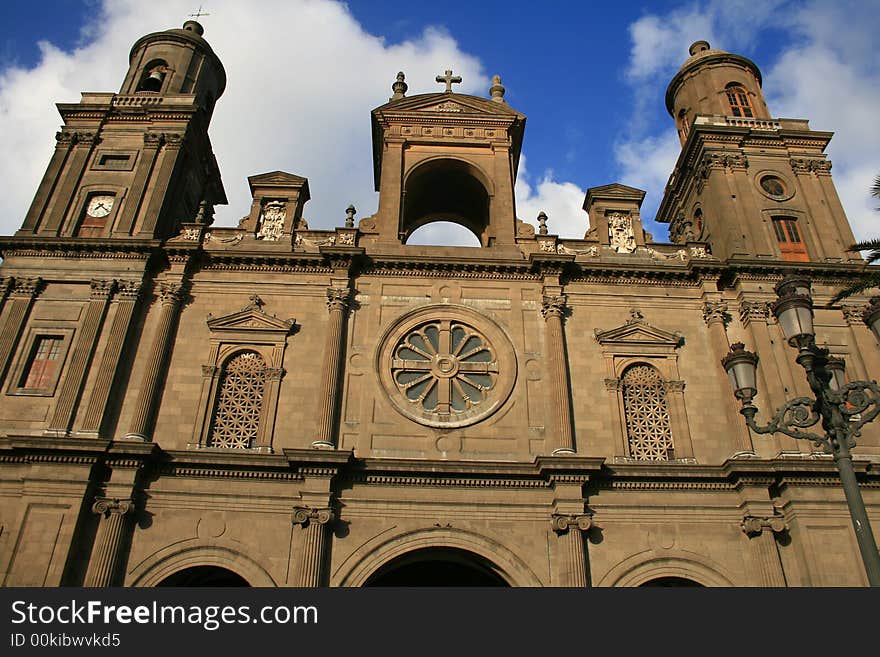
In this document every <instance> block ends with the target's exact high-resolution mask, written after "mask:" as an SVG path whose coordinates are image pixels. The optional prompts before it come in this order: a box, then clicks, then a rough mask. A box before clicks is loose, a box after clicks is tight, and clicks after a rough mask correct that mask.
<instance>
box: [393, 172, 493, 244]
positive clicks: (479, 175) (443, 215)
mask: <svg viewBox="0 0 880 657" xmlns="http://www.w3.org/2000/svg"><path fill="white" fill-rule="evenodd" d="M490 199H491V185H490V183H489V181H488V179H487V178H486V176H485V175H484V174H483V172H482V171H481V170H480V169H478V168H477V167H476V166H474V165H473V164H471V163H469V162H465V161H463V160H457V159H452V158H437V159H432V160H428V161H426V162H423V163H421V164H419V165H418V166H417V167H415V168H414V169H413V170H412V171H410V172H409V174H408V175H407V176H406V179H405V180H404V188H403V199H402V205H403V207H402V212H401V222H400V240H401V242H403V243H406V242H407V240H408V239H409V237H410V235H412V234H413V232H415V231H416V230H417V229H418V228H421V227H422V226H425V225H427V224H430V223H432V222H435V221H448V222H451V223H454V224H458V225H459V226H463V227H464V228H467V229H468V230H469V231H471V232H472V233H473V234H474V235H475V236H476V237H477V239H478V240H479V243H480V245H481V246H488V236H487V229H488V226H489V204H490Z"/></svg>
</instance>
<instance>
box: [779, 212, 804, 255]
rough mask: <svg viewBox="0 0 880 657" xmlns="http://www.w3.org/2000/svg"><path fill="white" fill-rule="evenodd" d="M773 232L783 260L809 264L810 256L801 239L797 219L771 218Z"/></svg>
mask: <svg viewBox="0 0 880 657" xmlns="http://www.w3.org/2000/svg"><path fill="white" fill-rule="evenodd" d="M773 232H774V233H775V235H776V241H777V242H778V243H779V252H780V254H781V255H782V259H783V260H791V261H793V262H809V261H810V255H809V254H808V253H807V247H806V245H805V244H804V241H803V239H802V238H801V231H800V230H799V229H798V224H797V219H795V218H794V217H773Z"/></svg>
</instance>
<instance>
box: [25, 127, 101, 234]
mask: <svg viewBox="0 0 880 657" xmlns="http://www.w3.org/2000/svg"><path fill="white" fill-rule="evenodd" d="M98 141H99V137H98V135H97V133H94V132H77V133H74V135H73V137H72V144H73V147H72V149H71V152H70V156H69V157H68V159H67V163H68V166H67V169H66V171H65V172H64V173H63V174H62V175H61V176H59V178H58V182H57V184H56V186H55V198H54V202H53V203H52V207H51V209H50V211H49V213H48V217H47V218H46V219H45V222H44V223H42V224H40V226H39V228H38V229H37V232H39V233H44V232H48V233H51V234H53V235H60V234H61V233H62V229H63V233H64V234H65V235H73V232H74V230H75V229H76V222H77V221H78V220H79V217H73V218H72V220H71V222H70V224H69V225H68V226H67V227H66V228H65V227H64V225H63V224H64V218H65V217H66V216H67V213H68V211H69V210H70V206H71V204H72V203H73V201H74V195H75V193H76V190H77V188H78V187H79V184H80V181H81V180H82V175H83V172H84V171H85V169H86V164H87V163H88V161H89V156H90V155H91V154H92V149H93V148H94V146H95V144H97V143H98Z"/></svg>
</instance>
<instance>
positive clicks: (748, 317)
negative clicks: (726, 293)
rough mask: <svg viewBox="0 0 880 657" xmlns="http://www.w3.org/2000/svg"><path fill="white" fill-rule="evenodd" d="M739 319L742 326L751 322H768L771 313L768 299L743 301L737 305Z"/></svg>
mask: <svg viewBox="0 0 880 657" xmlns="http://www.w3.org/2000/svg"><path fill="white" fill-rule="evenodd" d="M739 316H740V320H741V321H742V323H743V326H748V325H749V324H751V323H752V322H764V323H765V324H767V323H769V322H770V318H771V317H772V313H771V310H770V302H769V301H743V302H742V303H741V304H740V307H739Z"/></svg>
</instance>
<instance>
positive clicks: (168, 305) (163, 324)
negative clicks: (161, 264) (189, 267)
mask: <svg viewBox="0 0 880 657" xmlns="http://www.w3.org/2000/svg"><path fill="white" fill-rule="evenodd" d="M183 297H184V292H183V289H182V286H181V285H180V284H177V283H162V285H161V287H160V290H159V305H160V310H159V325H158V326H157V327H156V335H155V336H154V338H153V346H152V348H151V349H150V353H149V355H148V357H147V362H146V368H145V369H144V375H143V378H142V379H141V388H140V394H139V395H138V398H137V405H136V406H135V411H134V416H133V417H132V420H131V424H130V426H129V429H128V433H127V434H126V435H125V437H126V439H128V440H143V441H149V440H150V437H151V432H152V424H153V420H154V417H153V414H154V412H155V409H156V402H157V401H158V396H159V382H160V380H161V378H162V377H163V376H164V374H165V368H166V366H167V364H168V358H169V357H170V355H171V345H172V341H173V337H174V326H175V324H176V323H177V316H178V314H179V312H180V303H181V301H182V300H183Z"/></svg>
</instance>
